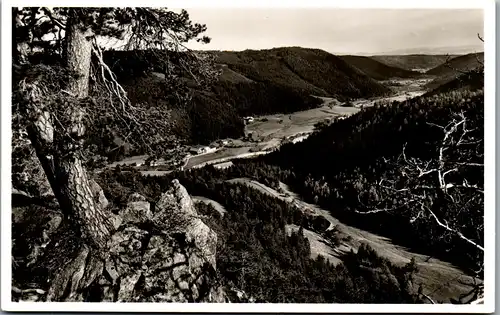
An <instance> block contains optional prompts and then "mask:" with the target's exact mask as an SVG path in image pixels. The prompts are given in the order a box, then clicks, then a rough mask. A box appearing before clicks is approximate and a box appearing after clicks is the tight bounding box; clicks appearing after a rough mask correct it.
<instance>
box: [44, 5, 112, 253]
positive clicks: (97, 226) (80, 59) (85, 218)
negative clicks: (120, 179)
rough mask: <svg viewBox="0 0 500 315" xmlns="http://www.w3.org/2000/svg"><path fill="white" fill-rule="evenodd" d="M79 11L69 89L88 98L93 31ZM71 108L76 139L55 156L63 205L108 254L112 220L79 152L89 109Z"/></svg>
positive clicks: (70, 49) (71, 41)
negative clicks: (99, 200) (92, 186)
mask: <svg viewBox="0 0 500 315" xmlns="http://www.w3.org/2000/svg"><path fill="white" fill-rule="evenodd" d="M76 13H77V12H76V10H73V12H71V14H70V16H69V18H68V22H67V31H66V45H67V46H66V58H67V59H66V60H67V66H68V69H69V70H70V71H72V72H74V73H75V74H76V76H75V77H72V78H71V79H70V80H69V82H68V92H69V93H70V94H71V95H72V96H74V97H76V99H77V100H78V99H83V98H86V97H87V96H88V92H89V75H90V62H91V57H92V35H93V34H92V30H91V29H90V28H89V27H86V26H85V25H84V24H83V23H82V22H81V21H80V20H79V19H78V15H77V14H76ZM68 110H69V111H70V115H71V126H69V130H68V133H69V134H70V135H71V137H72V138H73V139H74V141H70V142H68V143H64V144H63V145H62V146H63V148H62V150H61V151H62V154H60V155H58V156H56V157H54V164H55V168H56V178H57V183H58V185H59V187H60V189H61V191H62V194H61V195H62V200H60V202H61V206H62V207H65V208H66V209H70V211H69V212H70V214H71V215H72V216H73V217H74V219H75V223H76V224H77V225H78V228H80V231H81V234H82V238H83V240H84V241H85V243H86V244H87V245H89V246H90V247H91V248H92V249H94V250H97V251H98V252H99V253H100V254H104V253H105V249H106V242H107V240H108V238H109V236H110V234H111V232H112V224H111V222H110V220H109V215H108V214H107V213H106V212H105V209H100V207H99V206H98V205H97V204H96V203H95V201H94V198H93V197H94V196H93V195H92V191H91V189H90V183H89V179H88V176H87V173H86V170H85V168H84V166H83V164H82V160H81V157H80V156H79V154H78V152H79V148H80V147H81V145H82V141H83V136H84V134H85V126H84V125H83V115H84V114H85V112H84V111H85V109H84V108H82V107H81V105H80V103H79V102H77V103H76V104H71V108H69V109H68Z"/></svg>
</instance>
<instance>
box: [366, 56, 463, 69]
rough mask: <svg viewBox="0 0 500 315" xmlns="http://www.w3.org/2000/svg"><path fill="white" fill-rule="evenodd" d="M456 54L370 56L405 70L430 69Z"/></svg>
mask: <svg viewBox="0 0 500 315" xmlns="http://www.w3.org/2000/svg"><path fill="white" fill-rule="evenodd" d="M454 57H457V55H449V56H448V55H379V56H370V58H372V59H374V60H377V61H380V62H381V63H384V64H386V65H388V66H392V67H397V68H401V69H406V70H413V69H432V68H434V67H437V66H439V65H441V64H443V63H444V62H445V61H446V59H447V58H454Z"/></svg>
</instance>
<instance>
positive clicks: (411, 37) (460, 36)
mask: <svg viewBox="0 0 500 315" xmlns="http://www.w3.org/2000/svg"><path fill="white" fill-rule="evenodd" d="M187 11H188V13H189V14H190V17H191V19H192V20H193V21H194V22H198V23H203V24H206V25H207V28H208V30H207V32H206V34H207V35H208V36H210V37H211V38H212V42H211V43H210V44H208V45H198V44H192V45H190V47H191V48H193V49H210V50H212V49H213V50H245V49H264V48H273V47H283V46H301V47H310V48H320V49H323V50H326V51H329V52H332V53H344V54H348V53H364V54H376V53H383V52H391V51H397V50H402V49H410V50H411V51H410V52H409V53H418V52H422V53H429V52H428V51H427V50H428V49H433V50H434V49H435V50H436V53H438V52H443V51H440V49H441V50H442V49H444V50H448V51H446V52H449V53H453V51H452V50H454V49H456V50H457V49H459V48H460V49H462V50H463V49H464V48H466V50H470V51H471V52H472V51H474V50H476V51H477V50H478V49H479V50H482V48H481V47H482V45H480V42H479V40H478V38H477V37H476V34H477V33H480V34H481V35H482V34H483V12H482V10H471V9H462V10H459V9H453V10H452V9H446V10H445V9H440V10H439V9H426V10H423V9H393V10H390V9H332V8H320V9H316V8H310V9H298V8H297V9H295V8H290V9H283V8H275V9H272V8H244V9H243V8H189V9H187ZM467 47H468V48H467Z"/></svg>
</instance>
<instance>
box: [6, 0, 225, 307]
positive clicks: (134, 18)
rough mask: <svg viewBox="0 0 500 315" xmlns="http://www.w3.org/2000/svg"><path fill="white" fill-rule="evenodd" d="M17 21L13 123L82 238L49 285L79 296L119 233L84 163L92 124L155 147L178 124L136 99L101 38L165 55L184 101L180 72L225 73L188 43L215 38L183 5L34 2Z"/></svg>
mask: <svg viewBox="0 0 500 315" xmlns="http://www.w3.org/2000/svg"><path fill="white" fill-rule="evenodd" d="M12 19H13V20H12V23H13V35H14V36H13V50H12V53H13V56H12V57H13V65H14V67H13V70H14V80H13V83H14V84H13V113H16V114H17V115H18V116H20V117H22V118H23V119H20V120H19V121H21V122H23V123H21V124H18V125H15V127H16V128H20V129H25V130H27V134H28V135H29V139H30V141H31V145H32V146H33V147H34V149H35V151H36V155H37V157H38V159H39V161H40V163H41V165H42V167H43V169H44V172H45V174H46V176H47V179H48V181H49V183H50V185H51V188H52V190H53V192H54V195H55V196H56V198H57V200H58V202H59V205H60V207H61V209H62V210H63V212H64V213H65V216H66V219H67V221H68V222H69V223H71V224H73V225H74V226H75V230H77V231H79V233H80V236H81V240H82V246H81V248H80V253H79V254H78V256H77V258H76V259H75V260H73V261H72V262H71V263H69V264H67V265H66V268H65V270H63V272H61V273H60V274H59V275H58V276H57V277H56V279H55V280H54V281H53V284H52V287H51V289H50V290H49V296H48V299H49V300H51V299H56V300H57V299H58V298H59V297H60V296H61V295H62V294H63V292H64V291H65V289H66V286H67V285H68V283H69V282H71V283H72V284H71V293H70V298H71V296H72V294H74V293H75V292H76V290H78V289H80V287H81V286H83V285H88V284H90V283H91V282H92V281H93V280H94V279H95V278H96V277H97V276H98V275H99V274H100V273H101V272H102V269H103V262H104V261H105V259H106V256H107V241H108V239H109V238H110V236H111V234H112V233H113V231H114V226H113V224H112V222H111V220H110V218H111V213H110V212H109V211H108V210H107V209H103V208H102V207H100V205H99V204H98V203H96V201H95V198H94V197H95V196H94V192H93V191H92V190H91V182H90V179H89V175H88V173H87V170H86V167H85V160H86V159H87V158H88V157H89V156H92V148H91V147H87V146H86V143H87V142H86V137H88V136H89V134H90V133H95V131H96V130H92V128H94V129H96V128H97V129H98V131H100V132H101V133H104V132H106V130H105V129H104V126H107V127H112V128H113V129H114V130H115V131H116V132H117V133H119V134H121V135H124V136H128V137H129V141H134V140H135V142H134V144H136V145H139V146H143V147H145V148H146V149H148V150H149V152H151V153H157V151H159V152H161V150H162V149H163V148H164V145H165V143H166V142H168V141H165V138H166V139H168V135H169V131H170V122H169V119H168V116H166V114H165V113H167V112H168V111H167V108H165V107H161V106H162V105H161V104H160V105H159V107H156V108H154V107H147V108H146V107H144V104H131V102H130V101H129V100H128V98H127V95H126V93H125V91H124V90H123V88H122V87H121V86H120V84H119V83H118V82H117V80H116V76H115V75H114V74H113V72H112V71H111V69H110V68H109V67H108V65H106V64H105V63H104V61H103V53H102V47H101V44H100V42H102V41H103V40H106V39H118V40H121V41H122V42H123V43H124V45H123V49H125V50H132V51H135V52H140V53H141V54H142V55H141V56H143V57H146V56H148V57H149V58H150V59H149V60H153V61H155V62H157V63H158V65H157V66H159V67H161V68H163V69H164V72H165V74H166V84H165V88H167V89H169V90H170V91H171V93H173V94H177V96H178V99H179V100H180V101H181V102H187V101H189V95H188V94H187V93H184V94H183V93H182V91H183V90H182V85H181V84H180V82H181V81H180V80H179V79H177V78H179V77H180V76H181V75H183V74H184V75H185V74H186V73H189V74H190V75H191V76H192V77H193V78H195V79H196V80H197V82H198V83H200V85H201V84H203V80H204V79H206V78H211V77H215V76H216V75H217V71H215V70H213V68H212V67H211V65H212V63H211V59H210V57H209V56H207V55H203V54H199V53H194V52H191V51H189V50H188V49H186V48H185V46H184V44H185V43H186V42H188V41H190V40H196V41H200V42H208V41H209V38H208V37H206V36H201V34H202V33H203V32H204V31H205V30H206V27H205V26H204V25H200V24H193V23H192V22H191V21H190V19H189V15H188V14H187V12H186V11H184V10H183V11H182V12H180V13H175V12H172V11H168V10H167V9H162V8H159V9H156V8H155V9H150V8H74V7H72V8H40V7H29V8H14V9H13V11H12ZM47 35H50V36H47ZM47 37H49V38H52V37H54V39H50V40H47ZM13 116H14V115H13ZM81 270H85V272H84V273H83V272H80V271H81ZM82 279H85V281H83V280H82Z"/></svg>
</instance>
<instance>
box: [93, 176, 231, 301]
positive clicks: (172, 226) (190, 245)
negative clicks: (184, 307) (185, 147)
mask: <svg viewBox="0 0 500 315" xmlns="http://www.w3.org/2000/svg"><path fill="white" fill-rule="evenodd" d="M129 200H130V201H129V204H128V206H127V208H126V209H125V210H124V211H123V212H122V213H121V217H122V223H121V225H120V226H119V228H118V230H117V232H116V233H115V234H114V235H113V237H112V239H111V240H110V242H109V246H110V258H109V259H108V261H107V262H106V264H105V268H104V270H105V271H104V275H103V276H102V277H101V278H100V279H99V282H98V283H96V285H95V288H94V289H97V290H91V291H93V292H94V293H93V294H94V295H93V296H89V297H87V299H89V300H98V301H108V302H111V301H119V302H225V301H226V296H225V293H224V291H223V289H222V286H221V285H220V284H219V283H218V281H217V276H216V271H215V270H216V269H215V267H216V266H215V250H216V244H217V235H216V233H215V232H213V231H212V230H211V229H210V228H209V227H208V226H207V225H205V224H204V223H203V221H201V219H200V218H199V215H198V213H197V212H196V210H195V208H194V206H193V202H192V200H191V198H190V196H189V194H188V193H187V191H186V189H185V188H184V187H183V186H182V185H180V183H179V182H178V181H177V180H174V181H173V182H172V188H171V189H170V190H168V191H167V192H165V193H164V194H163V195H162V196H161V197H160V200H159V201H158V202H157V203H156V206H155V207H154V210H153V211H151V207H150V206H149V203H147V201H146V200H145V198H143V197H141V196H140V195H137V194H134V195H133V196H131V198H130V199H129ZM146 204H147V205H146Z"/></svg>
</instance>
